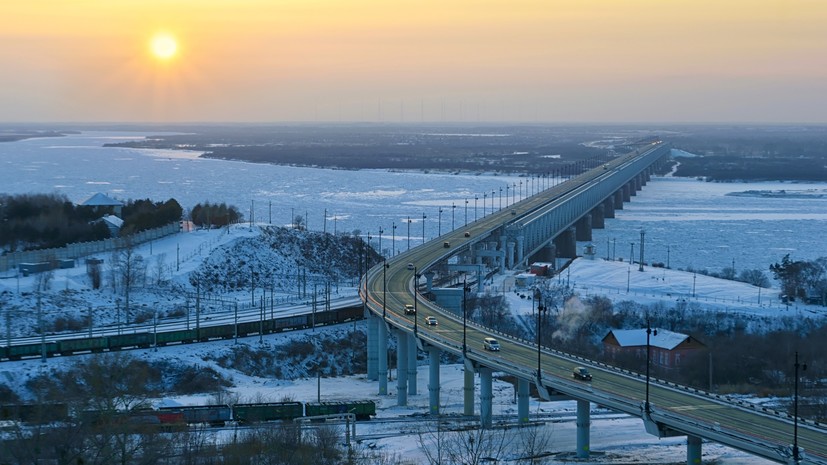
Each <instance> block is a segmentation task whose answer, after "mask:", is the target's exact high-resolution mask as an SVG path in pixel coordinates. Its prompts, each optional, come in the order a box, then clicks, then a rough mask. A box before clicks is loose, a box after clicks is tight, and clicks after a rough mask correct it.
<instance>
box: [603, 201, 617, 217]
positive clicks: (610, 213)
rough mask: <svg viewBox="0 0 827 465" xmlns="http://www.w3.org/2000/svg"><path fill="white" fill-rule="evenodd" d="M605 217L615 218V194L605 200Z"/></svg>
mask: <svg viewBox="0 0 827 465" xmlns="http://www.w3.org/2000/svg"><path fill="white" fill-rule="evenodd" d="M603 217H604V218H614V217H615V202H614V196H612V197H609V198H608V199H606V200H604V201H603Z"/></svg>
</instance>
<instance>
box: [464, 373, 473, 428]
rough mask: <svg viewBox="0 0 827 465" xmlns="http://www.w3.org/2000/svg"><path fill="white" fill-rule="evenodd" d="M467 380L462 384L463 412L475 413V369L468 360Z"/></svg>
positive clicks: (467, 414)
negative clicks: (469, 364) (471, 367)
mask: <svg viewBox="0 0 827 465" xmlns="http://www.w3.org/2000/svg"><path fill="white" fill-rule="evenodd" d="M464 373H465V381H464V383H463V386H462V394H463V395H462V400H463V407H464V408H463V412H462V413H463V414H464V415H466V416H469V417H470V416H472V415H474V370H472V369H469V367H468V362H466V363H465V372H464Z"/></svg>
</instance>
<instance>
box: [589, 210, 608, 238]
mask: <svg viewBox="0 0 827 465" xmlns="http://www.w3.org/2000/svg"><path fill="white" fill-rule="evenodd" d="M604 210H605V207H604V206H603V204H602V203H600V204H598V205H597V206H596V207H594V208H593V209H592V212H591V215H592V229H603V228H605V227H606V223H605V221H604V216H603V211H604ZM590 240H591V239H590Z"/></svg>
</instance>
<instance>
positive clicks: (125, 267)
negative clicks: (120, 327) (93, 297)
mask: <svg viewBox="0 0 827 465" xmlns="http://www.w3.org/2000/svg"><path fill="white" fill-rule="evenodd" d="M110 266H111V269H112V281H113V291H115V292H117V288H118V286H120V288H121V289H123V294H124V315H126V318H125V320H126V321H127V322H128V321H129V304H130V292H131V291H132V288H133V287H135V286H136V285H137V284H139V283H141V282H143V281H144V280H145V279H146V263H145V262H144V257H143V256H142V255H140V254H139V253H137V252H136V251H135V247H134V245H133V244H132V242H131V241H130V240H129V239H128V238H127V239H126V240H125V241H124V246H123V247H121V248H120V249H118V250H116V251H115V252H114V253H113V254H112V261H111V264H110Z"/></svg>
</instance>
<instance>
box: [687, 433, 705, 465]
mask: <svg viewBox="0 0 827 465" xmlns="http://www.w3.org/2000/svg"><path fill="white" fill-rule="evenodd" d="M701 442H702V441H701V438H699V437H698V436H692V435H691V434H690V435H689V436H687V437H686V465H700V464H701Z"/></svg>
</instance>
